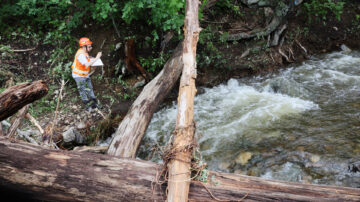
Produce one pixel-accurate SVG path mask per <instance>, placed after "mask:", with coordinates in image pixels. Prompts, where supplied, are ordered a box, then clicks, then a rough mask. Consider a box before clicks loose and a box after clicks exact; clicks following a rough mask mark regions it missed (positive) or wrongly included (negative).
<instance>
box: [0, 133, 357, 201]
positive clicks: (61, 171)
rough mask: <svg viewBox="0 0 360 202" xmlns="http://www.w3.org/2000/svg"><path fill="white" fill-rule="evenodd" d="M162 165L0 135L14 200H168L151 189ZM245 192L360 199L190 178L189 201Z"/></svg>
mask: <svg viewBox="0 0 360 202" xmlns="http://www.w3.org/2000/svg"><path fill="white" fill-rule="evenodd" d="M160 167H161V165H158V164H155V163H152V162H146V161H141V160H135V159H121V158H118V157H113V156H109V155H102V154H95V153H90V152H89V153H88V152H75V151H61V150H54V149H47V148H42V147H40V146H35V145H31V144H29V143H19V142H13V141H12V142H10V141H9V140H8V139H7V138H5V137H0V193H1V196H2V197H3V198H6V197H5V196H7V197H10V198H8V199H7V200H9V199H14V200H10V201H16V200H15V199H17V200H19V199H23V200H22V201H31V200H37V201H152V200H154V201H155V200H156V201H164V200H165V199H166V196H165V189H166V187H165V186H161V187H159V186H154V191H152V190H153V189H152V184H154V183H153V181H154V179H155V177H156V174H157V172H158V171H159V169H160ZM207 190H209V191H207ZM210 193H211V194H210ZM211 195H212V196H211ZM246 195H247V196H246ZM244 196H246V197H245V198H244V200H243V201H274V200H279V201H359V200H360V189H358V188H346V187H335V186H321V185H309V184H301V183H293V182H282V181H277V180H267V179H261V178H257V177H250V176H244V175H237V174H226V173H219V172H213V171H210V173H209V182H207V183H202V182H198V181H193V182H191V186H190V193H189V201H215V197H216V199H217V200H219V199H220V200H228V201H238V200H240V199H241V198H243V197H244Z"/></svg>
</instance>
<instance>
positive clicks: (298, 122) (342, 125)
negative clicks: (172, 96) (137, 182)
mask: <svg viewBox="0 0 360 202" xmlns="http://www.w3.org/2000/svg"><path fill="white" fill-rule="evenodd" d="M176 113H177V111H176V103H173V104H172V105H171V106H168V107H166V108H163V109H161V110H160V111H158V112H157V113H155V114H154V116H153V118H152V121H151V123H150V125H149V128H148V130H147V132H146V137H145V139H144V141H143V143H142V145H141V147H140V149H139V150H140V151H139V155H138V157H139V158H142V159H150V160H152V161H155V162H161V158H160V157H159V155H158V153H155V155H151V156H150V155H149V154H150V153H151V152H150V151H151V149H152V148H155V147H158V148H159V147H160V148H161V147H162V146H164V145H166V144H167V143H168V142H169V139H170V136H171V132H172V131H173V130H174V127H175V121H176ZM195 121H196V126H197V132H196V138H197V141H198V143H199V145H200V152H201V155H202V157H203V160H204V161H205V162H206V163H207V164H208V169H211V170H217V171H222V172H229V173H240V174H246V175H252V176H259V177H263V178H269V179H279V180H286V181H295V182H303V183H313V184H327V185H337V186H348V187H360V172H352V171H351V167H352V166H353V165H359V162H360V53H359V52H351V53H347V54H345V53H342V52H335V53H331V54H326V55H321V56H317V57H313V58H311V59H310V60H308V61H306V62H303V63H301V64H297V65H293V66H290V67H288V68H286V69H284V70H281V71H279V72H277V73H272V74H269V75H266V76H259V77H254V78H244V79H230V80H229V81H228V82H227V83H225V84H222V85H219V86H216V87H214V88H211V89H210V88H206V89H204V93H202V94H200V95H197V96H196V98H195Z"/></svg>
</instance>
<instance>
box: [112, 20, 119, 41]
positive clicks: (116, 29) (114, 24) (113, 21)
mask: <svg viewBox="0 0 360 202" xmlns="http://www.w3.org/2000/svg"><path fill="white" fill-rule="evenodd" d="M111 21H112V23H113V26H114V28H115V31H116V34H117V36H118V37H119V38H121V37H120V32H119V30H118V28H117V26H116V23H115V20H114V17H113V16H111Z"/></svg>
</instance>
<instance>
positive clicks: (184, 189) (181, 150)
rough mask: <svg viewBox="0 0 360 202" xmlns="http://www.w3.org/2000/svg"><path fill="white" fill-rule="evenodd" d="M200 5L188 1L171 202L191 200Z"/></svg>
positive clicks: (173, 150)
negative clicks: (189, 197)
mask: <svg viewBox="0 0 360 202" xmlns="http://www.w3.org/2000/svg"><path fill="white" fill-rule="evenodd" d="M199 3H200V2H199V1H198V0H186V9H185V13H186V15H185V23H184V25H185V26H184V35H185V38H184V42H183V57H182V58H183V62H184V67H183V71H182V76H181V80H180V89H179V96H178V112H177V120H176V127H175V132H174V141H173V143H172V148H171V152H173V156H174V158H173V159H171V160H170V162H169V164H168V165H167V166H168V169H169V180H168V190H169V192H168V195H167V201H168V202H173V201H181V202H185V201H188V194H189V186H190V181H191V180H190V176H191V171H190V168H191V157H192V150H193V149H192V145H194V144H193V143H194V135H195V123H194V97H195V94H196V87H195V79H196V45H197V42H198V40H199V34H200V31H201V29H200V27H199V19H198V10H199Z"/></svg>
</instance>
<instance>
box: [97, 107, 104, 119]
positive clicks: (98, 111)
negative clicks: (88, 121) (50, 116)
mask: <svg viewBox="0 0 360 202" xmlns="http://www.w3.org/2000/svg"><path fill="white" fill-rule="evenodd" d="M95 111H96V112H97V113H99V114H100V115H101V116H102V117H103V118H104V119H106V117H105V115H104V114H103V113H102V112H101V111H100V110H99V109H98V108H95Z"/></svg>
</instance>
